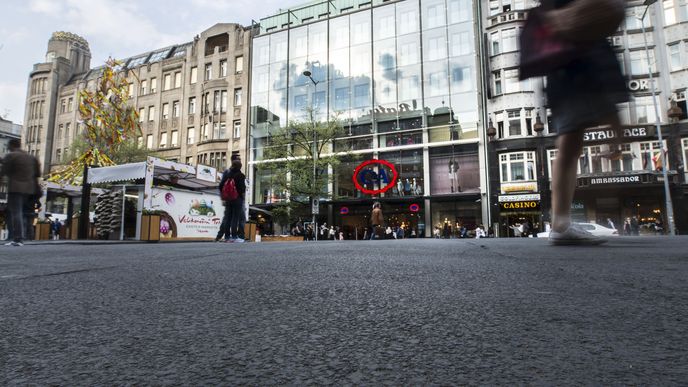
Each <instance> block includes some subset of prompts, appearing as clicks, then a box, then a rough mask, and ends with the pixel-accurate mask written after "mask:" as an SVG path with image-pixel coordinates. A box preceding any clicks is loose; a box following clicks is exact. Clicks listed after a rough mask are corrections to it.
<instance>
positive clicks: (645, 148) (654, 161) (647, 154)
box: [640, 141, 670, 171]
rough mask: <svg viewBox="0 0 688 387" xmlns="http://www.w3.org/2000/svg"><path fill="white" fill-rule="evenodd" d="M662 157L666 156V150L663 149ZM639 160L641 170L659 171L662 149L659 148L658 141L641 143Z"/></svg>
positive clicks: (660, 168)
mask: <svg viewBox="0 0 688 387" xmlns="http://www.w3.org/2000/svg"><path fill="white" fill-rule="evenodd" d="M664 156H666V149H664ZM640 160H641V162H642V169H644V170H647V171H661V170H662V147H660V146H659V141H657V142H641V143H640ZM669 169H670V168H669Z"/></svg>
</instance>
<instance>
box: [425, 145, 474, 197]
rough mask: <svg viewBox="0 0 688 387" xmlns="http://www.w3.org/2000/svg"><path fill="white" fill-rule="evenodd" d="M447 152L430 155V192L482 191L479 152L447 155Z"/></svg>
mask: <svg viewBox="0 0 688 387" xmlns="http://www.w3.org/2000/svg"><path fill="white" fill-rule="evenodd" d="M445 152H446V151H445ZM445 152H442V154H438V155H430V193H431V194H432V195H448V194H458V193H478V192H480V177H479V176H480V174H479V164H478V154H477V153H473V152H471V153H456V154H453V155H452V154H448V155H447V154H446V153H445Z"/></svg>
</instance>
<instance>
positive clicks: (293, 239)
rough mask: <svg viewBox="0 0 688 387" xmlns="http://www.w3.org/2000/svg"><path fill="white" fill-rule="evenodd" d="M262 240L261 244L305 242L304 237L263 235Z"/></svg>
mask: <svg viewBox="0 0 688 387" xmlns="http://www.w3.org/2000/svg"><path fill="white" fill-rule="evenodd" d="M260 240H261V242H303V237H302V236H280V235H278V236H273V235H263V236H261V238H260Z"/></svg>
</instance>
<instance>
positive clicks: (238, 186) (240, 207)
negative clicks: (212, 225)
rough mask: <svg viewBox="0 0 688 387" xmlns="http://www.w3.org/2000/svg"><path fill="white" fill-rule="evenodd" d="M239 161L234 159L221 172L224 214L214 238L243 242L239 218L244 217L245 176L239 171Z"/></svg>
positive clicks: (242, 229)
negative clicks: (226, 168) (228, 166)
mask: <svg viewBox="0 0 688 387" xmlns="http://www.w3.org/2000/svg"><path fill="white" fill-rule="evenodd" d="M241 167H242V165H241V161H240V160H239V159H238V157H237V158H236V159H234V160H233V161H232V166H231V167H230V168H229V169H228V170H226V171H225V172H224V173H223V174H222V181H221V182H220V195H221V197H222V201H223V202H224V204H225V216H224V218H223V220H222V225H221V226H220V232H219V233H218V235H217V238H216V240H218V241H219V240H220V239H222V237H223V236H224V238H225V242H234V243H243V242H245V241H244V228H243V227H240V226H241V225H242V223H243V222H242V221H241V218H242V217H244V200H245V196H246V176H245V175H244V174H243V173H242V172H241Z"/></svg>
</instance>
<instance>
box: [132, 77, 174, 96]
mask: <svg viewBox="0 0 688 387" xmlns="http://www.w3.org/2000/svg"><path fill="white" fill-rule="evenodd" d="M172 77H174V83H172V82H173V78H172ZM149 81H150V82H149ZM149 85H150V88H149ZM173 86H174V87H173ZM180 87H182V73H181V71H177V72H175V73H174V74H172V73H168V74H165V75H163V88H162V90H163V91H167V90H172V89H178V88H180ZM157 91H158V79H157V78H155V77H153V78H150V79H144V80H142V81H141V88H140V90H139V95H146V94H152V93H155V92H157ZM133 96H134V84H133V83H130V84H129V97H133Z"/></svg>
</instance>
